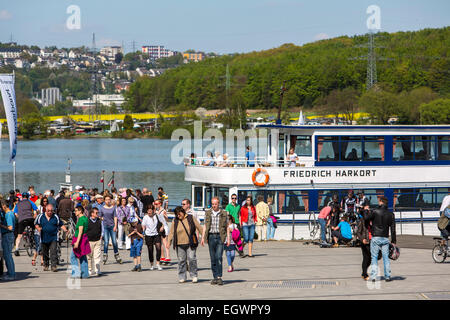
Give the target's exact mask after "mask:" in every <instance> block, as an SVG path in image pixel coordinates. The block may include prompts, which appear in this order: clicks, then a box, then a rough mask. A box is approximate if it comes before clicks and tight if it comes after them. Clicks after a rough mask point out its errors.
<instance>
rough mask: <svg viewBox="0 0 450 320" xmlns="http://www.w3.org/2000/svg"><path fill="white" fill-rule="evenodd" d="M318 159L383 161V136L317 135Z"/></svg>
mask: <svg viewBox="0 0 450 320" xmlns="http://www.w3.org/2000/svg"><path fill="white" fill-rule="evenodd" d="M317 141H318V143H317V159H318V161H384V137H377V136H364V137H363V136H344V137H327V136H325V137H318V139H317Z"/></svg>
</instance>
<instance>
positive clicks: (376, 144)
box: [363, 136, 384, 161]
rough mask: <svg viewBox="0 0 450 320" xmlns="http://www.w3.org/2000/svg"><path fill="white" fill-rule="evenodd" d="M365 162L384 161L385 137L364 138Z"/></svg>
mask: <svg viewBox="0 0 450 320" xmlns="http://www.w3.org/2000/svg"><path fill="white" fill-rule="evenodd" d="M363 160H364V161H384V137H374V136H366V137H364V155H363Z"/></svg>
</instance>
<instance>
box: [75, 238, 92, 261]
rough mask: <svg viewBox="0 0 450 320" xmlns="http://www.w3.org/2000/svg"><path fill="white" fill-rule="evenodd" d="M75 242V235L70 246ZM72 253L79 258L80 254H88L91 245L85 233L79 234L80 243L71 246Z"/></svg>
mask: <svg viewBox="0 0 450 320" xmlns="http://www.w3.org/2000/svg"><path fill="white" fill-rule="evenodd" d="M76 242H77V237H73V238H72V248H73V246H74V245H75V243H76ZM73 253H74V254H75V256H76V257H77V258H78V259H79V258H81V257H82V256H85V255H88V254H90V253H91V245H90V244H89V239H88V237H87V234H83V235H82V236H81V240H80V243H79V245H78V248H76V249H75V248H73Z"/></svg>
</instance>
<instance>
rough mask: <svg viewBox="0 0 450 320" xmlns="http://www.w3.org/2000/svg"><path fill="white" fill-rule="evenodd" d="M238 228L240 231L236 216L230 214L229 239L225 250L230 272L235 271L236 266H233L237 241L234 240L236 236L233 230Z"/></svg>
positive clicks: (225, 244)
mask: <svg viewBox="0 0 450 320" xmlns="http://www.w3.org/2000/svg"><path fill="white" fill-rule="evenodd" d="M234 230H237V231H238V232H239V229H238V227H237V225H236V223H234V218H233V216H232V215H228V224H227V240H226V241H225V243H224V247H223V248H224V250H225V253H226V256H227V262H228V272H233V271H234V266H233V261H234V257H235V253H236V252H235V251H236V250H237V248H236V243H235V242H234V238H233V231H234Z"/></svg>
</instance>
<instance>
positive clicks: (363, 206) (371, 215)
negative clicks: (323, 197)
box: [318, 190, 398, 281]
mask: <svg viewBox="0 0 450 320" xmlns="http://www.w3.org/2000/svg"><path fill="white" fill-rule="evenodd" d="M318 221H319V224H320V228H321V246H322V247H328V246H329V245H331V244H330V243H328V242H327V239H326V232H327V228H329V230H330V231H331V239H332V246H333V247H338V246H339V244H344V245H350V244H351V242H352V241H353V240H354V235H355V236H356V240H358V241H359V244H360V247H361V252H362V273H361V277H362V278H363V279H364V280H366V281H368V280H372V281H375V279H376V277H377V274H378V260H379V253H380V251H381V257H382V258H383V265H384V277H385V280H386V281H391V269H390V259H392V258H393V254H392V253H391V252H390V250H394V251H395V250H398V248H397V246H396V242H397V239H396V230H395V216H394V213H392V212H390V211H389V210H388V199H387V198H386V197H384V196H383V197H379V198H378V208H376V209H371V208H370V203H369V200H368V199H367V198H366V197H365V195H364V192H363V191H361V192H360V193H358V195H357V196H355V194H354V192H353V190H349V191H348V194H347V195H346V196H345V197H343V199H342V200H341V201H339V197H338V195H337V194H335V195H333V197H332V200H331V201H330V202H329V203H328V204H327V205H326V206H325V207H324V208H322V210H321V211H320V213H319V217H318ZM352 226H353V228H352ZM389 234H390V238H391V239H390V240H389ZM370 266H371V274H370V275H369V274H368V269H369V267H370Z"/></svg>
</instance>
